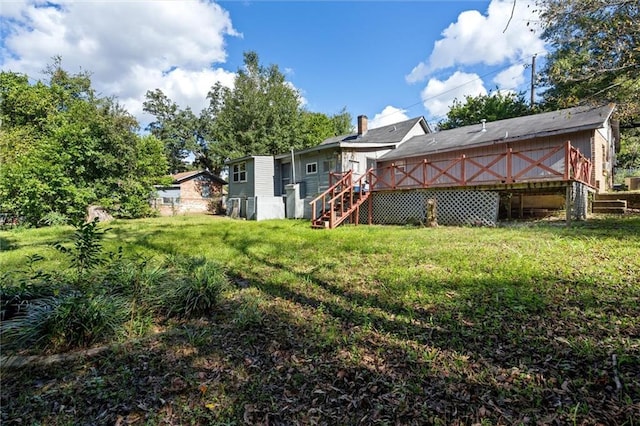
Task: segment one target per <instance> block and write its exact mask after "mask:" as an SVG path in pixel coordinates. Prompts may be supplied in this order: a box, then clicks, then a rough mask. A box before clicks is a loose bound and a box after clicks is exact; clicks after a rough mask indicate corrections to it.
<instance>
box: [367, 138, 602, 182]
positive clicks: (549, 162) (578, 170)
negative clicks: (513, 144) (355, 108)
mask: <svg viewBox="0 0 640 426" xmlns="http://www.w3.org/2000/svg"><path fill="white" fill-rule="evenodd" d="M592 169H593V166H592V163H591V161H590V160H589V159H588V158H587V157H585V156H584V155H583V154H582V153H581V152H580V150H579V149H578V148H576V147H573V146H571V143H570V142H569V141H567V142H565V143H564V144H562V145H559V146H555V147H548V148H532V149H524V150H515V149H513V148H507V149H506V150H505V151H504V152H501V153H495V154H480V155H465V154H463V155H460V156H458V157H454V158H448V159H435V160H430V159H429V158H425V159H422V160H420V161H418V162H414V163H409V162H407V163H404V162H395V163H392V164H390V165H387V166H383V167H379V168H377V169H376V170H375V171H373V172H372V174H371V178H370V184H371V188H372V190H373V191H380V190H388V189H415V188H434V187H456V186H476V185H495V184H513V183H522V182H538V181H569V180H574V181H578V182H582V183H585V184H587V185H589V186H593V177H592V173H591V172H592Z"/></svg>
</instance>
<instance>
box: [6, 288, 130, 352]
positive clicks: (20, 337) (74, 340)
mask: <svg viewBox="0 0 640 426" xmlns="http://www.w3.org/2000/svg"><path fill="white" fill-rule="evenodd" d="M130 312H131V311H130V306H129V304H128V302H127V301H126V300H125V299H123V298H119V297H113V296H106V295H96V296H92V297H89V296H87V295H85V294H82V293H70V294H67V295H62V296H58V297H46V298H42V299H37V300H35V301H33V302H31V303H29V304H28V306H27V308H26V310H25V312H24V314H22V315H19V316H16V317H15V318H13V319H11V320H9V321H4V322H3V323H2V325H1V326H0V332H1V335H2V341H3V343H4V344H8V345H9V346H10V347H14V346H15V347H22V348H24V347H27V346H34V347H37V348H44V349H53V350H66V349H70V348H82V347H88V346H90V345H94V344H96V343H100V342H105V341H109V340H113V339H115V338H117V337H119V336H121V335H123V334H124V332H125V328H124V325H125V323H126V321H127V319H129V316H130Z"/></svg>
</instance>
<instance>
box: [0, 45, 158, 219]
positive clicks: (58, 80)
mask: <svg viewBox="0 0 640 426" xmlns="http://www.w3.org/2000/svg"><path fill="white" fill-rule="evenodd" d="M47 72H48V75H49V81H48V82H46V83H45V82H40V81H38V82H36V83H33V84H31V83H30V82H29V79H28V77H27V76H25V75H21V74H17V73H12V72H1V73H0V101H1V102H0V120H1V121H0V123H1V125H0V211H2V212H10V213H13V214H16V215H18V216H21V217H23V218H25V220H26V221H28V222H29V223H32V224H39V223H41V220H42V218H43V217H45V216H46V215H47V214H49V213H53V212H55V213H60V214H64V215H67V216H68V217H70V218H71V219H80V218H82V217H84V215H85V212H86V207H87V206H88V205H89V204H91V203H96V202H101V203H103V204H106V205H107V206H108V207H110V208H111V210H112V212H113V213H114V214H116V215H119V216H126V217H137V216H141V215H146V214H150V213H151V210H150V206H149V203H148V200H149V197H150V195H151V192H152V191H153V183H155V181H156V180H160V179H161V177H162V176H163V175H165V173H166V160H165V159H164V155H159V156H158V155H157V152H160V153H161V149H162V146H161V145H160V142H159V141H158V140H157V139H156V138H153V139H149V138H141V137H140V136H139V135H138V134H137V130H138V123H137V121H136V120H135V119H134V118H133V117H132V116H131V115H130V114H128V113H127V112H126V111H125V110H124V109H123V108H122V107H121V106H120V105H119V104H118V103H117V101H116V100H115V99H113V98H101V97H98V96H96V94H95V91H94V90H93V89H92V87H91V79H90V76H89V74H88V73H85V72H83V73H79V74H69V73H68V72H67V71H65V70H64V69H63V68H62V66H61V60H60V58H55V59H54V63H53V64H52V65H51V66H50V67H49V68H48V69H47ZM154 145H156V146H157V147H158V148H153V146H154ZM158 149H159V150H160V151H158Z"/></svg>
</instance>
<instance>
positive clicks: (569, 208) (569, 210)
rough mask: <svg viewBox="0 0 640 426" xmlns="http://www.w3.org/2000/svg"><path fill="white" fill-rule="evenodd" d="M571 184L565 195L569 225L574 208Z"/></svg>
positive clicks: (566, 218) (566, 220)
mask: <svg viewBox="0 0 640 426" xmlns="http://www.w3.org/2000/svg"><path fill="white" fill-rule="evenodd" d="M571 189H572V188H571V185H570V184H569V185H567V190H566V195H565V211H566V217H565V222H566V224H567V226H570V225H571V213H572V212H571V210H572V205H573V203H572V202H571V195H572V190H571Z"/></svg>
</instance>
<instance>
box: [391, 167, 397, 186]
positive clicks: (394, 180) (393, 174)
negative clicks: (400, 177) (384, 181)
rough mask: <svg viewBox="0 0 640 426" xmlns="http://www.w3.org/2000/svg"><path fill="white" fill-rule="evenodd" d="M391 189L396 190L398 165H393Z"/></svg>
mask: <svg viewBox="0 0 640 426" xmlns="http://www.w3.org/2000/svg"><path fill="white" fill-rule="evenodd" d="M391 189H396V163H391Z"/></svg>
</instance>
